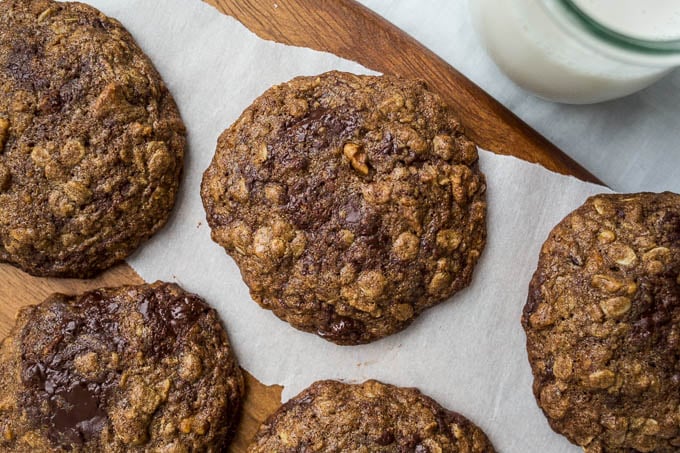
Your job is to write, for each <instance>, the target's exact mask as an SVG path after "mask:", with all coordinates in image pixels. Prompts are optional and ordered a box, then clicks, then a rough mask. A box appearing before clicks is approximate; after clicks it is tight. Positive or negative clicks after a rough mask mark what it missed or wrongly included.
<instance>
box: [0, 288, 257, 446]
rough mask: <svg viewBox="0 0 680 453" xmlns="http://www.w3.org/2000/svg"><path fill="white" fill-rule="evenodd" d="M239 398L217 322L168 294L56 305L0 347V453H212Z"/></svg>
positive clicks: (196, 301)
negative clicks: (58, 452) (62, 452)
mask: <svg viewBox="0 0 680 453" xmlns="http://www.w3.org/2000/svg"><path fill="white" fill-rule="evenodd" d="M243 386H244V383H243V377H242V375H241V370H240V369H239V367H238V364H237V362H236V359H235V357H234V355H233V353H232V351H231V348H230V345H229V341H228V339H227V334H226V332H225V330H224V328H223V327H222V325H221V323H220V320H219V319H218V316H217V313H216V312H215V310H213V309H212V308H210V307H209V306H208V305H207V304H206V303H205V302H204V301H203V300H201V299H200V298H199V297H198V296H196V295H193V294H189V293H186V292H184V291H183V290H182V289H181V288H180V287H179V286H177V285H174V284H168V283H161V282H157V283H154V284H151V285H141V286H127V287H121V288H111V289H100V290H96V291H92V292H88V293H85V294H83V295H81V296H66V295H63V294H54V295H52V296H50V297H49V298H48V299H47V300H45V301H44V302H43V303H41V304H39V305H36V306H30V307H26V308H24V309H22V310H21V311H20V312H19V316H18V319H17V322H16V324H15V326H14V328H13V330H12V331H11V333H10V335H9V336H8V337H7V338H5V340H4V341H3V342H2V343H1V344H0V389H2V391H1V392H0V451H7V452H9V451H12V452H18V453H22V452H25V453H32V452H35V451H41V452H57V451H74V452H83V453H84V452H116V453H118V452H188V451H205V452H219V451H222V450H223V448H224V443H225V441H226V438H227V437H228V435H229V434H230V432H231V430H232V428H233V426H234V423H235V421H236V418H237V416H238V414H239V408H240V404H241V399H242V395H243Z"/></svg>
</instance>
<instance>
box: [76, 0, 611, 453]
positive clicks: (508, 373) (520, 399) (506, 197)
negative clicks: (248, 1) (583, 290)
mask: <svg viewBox="0 0 680 453" xmlns="http://www.w3.org/2000/svg"><path fill="white" fill-rule="evenodd" d="M88 3H91V4H92V5H94V6H96V7H98V8H99V9H101V10H102V11H104V12H105V13H106V14H108V15H111V16H113V17H116V18H118V19H119V20H120V21H121V22H122V23H123V24H124V25H125V26H126V27H127V28H128V29H129V30H130V32H132V34H133V35H134V36H135V38H136V39H137V41H138V42H139V44H140V45H141V47H142V48H143V49H144V50H145V51H146V52H147V53H148V54H149V55H150V57H151V58H152V59H153V60H154V62H155V64H156V66H157V67H158V69H159V71H160V72H161V74H162V75H163V77H164V79H165V81H166V82H167V84H168V86H169V87H170V89H171V91H172V92H173V94H174V96H175V99H176V100H177V103H178V105H179V107H180V110H181V112H182V116H183V118H184V121H185V123H186V125H187V128H188V131H189V152H188V154H187V158H186V162H185V173H184V180H183V182H182V188H181V193H180V198H179V200H178V203H177V206H176V209H175V212H174V214H173V216H172V218H171V220H170V222H169V224H168V226H167V227H166V228H165V229H164V230H163V231H161V232H160V233H159V234H157V235H156V236H155V237H154V238H153V239H152V240H151V241H150V242H149V243H147V244H145V245H144V246H143V247H142V248H141V250H139V251H138V253H137V254H135V255H134V256H133V257H132V258H131V259H130V260H129V263H130V264H131V265H132V267H133V268H134V269H135V270H136V271H137V272H138V273H139V274H140V275H141V276H142V277H143V278H144V279H145V280H147V281H154V280H157V279H160V280H166V281H175V282H177V283H179V284H181V285H182V286H183V287H184V288H186V289H187V290H189V291H192V292H196V293H198V294H200V295H202V296H203V297H204V298H205V299H206V300H208V301H209V302H210V303H211V304H212V305H213V306H215V307H216V308H217V309H218V311H219V313H220V314H221V316H222V318H223V320H224V323H225V325H226V326H227V328H228V330H229V333H230V336H231V339H232V343H233V344H234V347H235V349H236V351H237V354H238V357H239V359H240V362H241V364H242V366H243V367H244V368H245V369H247V370H248V371H249V372H250V373H252V374H253V375H254V376H255V377H257V378H258V379H259V380H260V381H262V382H264V383H266V384H282V385H284V386H285V390H284V395H283V397H284V400H285V399H288V398H289V397H291V396H293V395H295V394H296V393H297V392H299V391H300V390H302V389H303V388H305V387H306V386H308V385H309V384H311V383H312V382H313V381H315V380H317V379H322V378H338V379H345V380H347V381H363V380H365V379H368V378H376V379H380V380H384V381H386V382H390V383H394V384H398V385H403V386H416V387H419V388H420V389H421V390H422V391H423V392H425V393H427V394H429V395H430V396H432V397H433V398H435V399H437V400H438V401H439V402H440V403H441V404H442V405H444V406H446V407H448V408H451V409H454V410H457V411H459V412H461V413H462V414H464V415H466V416H467V417H469V418H470V419H472V420H473V421H474V422H475V423H477V424H479V425H480V426H481V427H482V428H483V429H484V430H485V431H486V432H487V433H488V434H489V436H490V438H491V439H492V441H493V443H494V444H495V446H496V448H497V449H498V450H499V451H500V452H521V453H524V452H578V451H580V449H578V448H576V447H574V446H572V445H570V444H569V443H568V442H567V441H566V440H564V439H563V438H562V437H561V436H558V435H556V434H554V433H553V432H552V431H551V430H550V428H549V426H548V424H547V422H546V420H545V418H544V417H543V414H542V413H541V412H540V410H539V409H538V407H537V406H536V403H535V401H534V398H533V395H532V393H531V371H530V368H529V365H528V362H527V358H526V352H525V347H524V342H525V337H524V333H523V331H522V329H521V326H520V322H519V319H520V314H521V310H522V307H523V305H524V302H525V299H526V294H527V285H528V282H529V280H530V278H531V274H532V272H533V270H534V269H535V266H536V261H537V257H538V252H539V249H540V246H541V244H542V242H543V241H544V240H545V238H546V237H547V234H548V232H549V230H550V229H551V227H552V226H553V225H554V224H555V223H556V222H558V221H559V220H560V219H561V218H562V217H563V216H564V215H566V214H567V213H568V212H569V211H571V210H572V209H574V208H576V207H577V206H579V205H580V204H581V203H582V202H583V201H584V199H585V197H586V196H588V195H591V194H594V193H597V192H602V191H603V190H604V189H602V188H601V187H598V186H594V185H590V184H585V183H582V182H580V181H577V180H576V179H574V178H569V177H564V176H559V175H556V174H553V173H550V172H548V171H546V170H544V169H543V168H541V167H538V166H535V165H531V164H528V163H526V162H523V161H520V160H517V159H514V158H509V157H500V156H497V155H494V154H491V153H488V152H482V153H481V166H482V170H483V171H484V172H485V173H486V175H487V178H488V186H489V189H488V200H489V219H488V228H489V236H488V237H489V239H488V244H487V248H486V250H485V252H484V254H483V256H482V259H481V261H480V263H479V265H478V268H477V270H476V273H475V278H474V281H473V283H472V285H471V287H470V288H468V289H467V290H465V291H463V292H462V293H460V294H458V295H456V296H455V297H454V298H453V299H452V300H451V301H448V302H446V303H444V304H441V305H440V306H438V307H435V308H433V309H431V310H429V311H428V312H426V313H425V314H424V315H422V316H421V317H420V318H419V319H418V320H417V321H416V322H415V323H414V324H413V325H412V326H411V327H410V328H408V329H407V330H406V331H404V332H402V333H400V334H397V335H394V336H392V337H389V338H387V339H384V340H381V341H378V342H376V343H373V344H370V345H366V346H359V347H340V346H336V345H333V344H331V343H328V342H326V341H324V340H322V339H320V338H317V337H316V336H314V335H311V334H306V333H301V332H298V331H296V330H295V329H293V328H292V327H290V326H289V325H288V324H286V323H284V322H282V321H280V320H278V319H277V318H276V317H275V316H274V315H272V314H271V313H270V312H268V311H265V310H262V309H260V308H259V307H258V306H257V304H255V303H254V302H252V301H251V300H250V297H249V295H248V291H247V288H246V286H245V284H244V283H243V282H242V280H241V277H240V274H239V272H238V269H237V267H236V265H235V264H234V262H233V261H232V260H231V259H230V258H229V257H228V256H227V255H226V254H225V253H224V251H223V250H222V249H221V248H220V247H219V246H217V245H216V244H214V243H213V242H212V241H211V240H210V231H209V228H208V226H207V225H206V222H205V214H204V211H203V207H202V204H201V200H200V196H199V186H200V180H201V176H202V173H203V171H204V170H205V168H206V167H207V166H208V164H209V162H210V159H211V158H212V155H213V152H214V149H215V143H216V140H217V137H218V135H219V134H220V133H221V131H222V130H224V129H225V128H226V127H228V126H229V125H230V124H231V123H232V122H233V121H234V120H235V119H236V118H237V117H238V116H239V114H240V113H241V111H242V110H243V109H245V108H246V107H247V106H248V105H249V104H250V103H251V102H252V100H253V99H254V98H255V97H256V96H258V95H259V94H260V93H261V92H263V91H264V90H265V89H267V88H268V87H269V86H271V85H273V84H275V83H279V82H283V81H286V80H288V79H290V78H292V77H294V76H297V75H302V74H307V75H311V74H316V73H321V72H324V71H327V70H331V69H340V70H345V71H353V72H357V73H367V72H369V71H367V70H366V69H365V68H362V67H361V66H359V65H357V64H356V63H352V62H349V61H346V60H342V59H340V58H337V57H335V56H333V55H330V54H325V53H320V52H315V51H311V50H308V49H300V48H293V47H288V46H283V45H279V44H275V43H271V42H266V41H263V40H261V39H259V38H257V37H256V36H255V35H253V34H252V33H250V32H249V31H248V30H247V29H245V28H244V27H243V26H241V25H240V24H239V23H238V22H236V21H235V20H233V19H232V18H229V17H226V16H224V15H222V14H220V13H219V12H217V11H216V10H214V9H213V8H211V7H210V6H208V5H206V4H204V3H202V2H200V1H198V0H158V1H148V0H88Z"/></svg>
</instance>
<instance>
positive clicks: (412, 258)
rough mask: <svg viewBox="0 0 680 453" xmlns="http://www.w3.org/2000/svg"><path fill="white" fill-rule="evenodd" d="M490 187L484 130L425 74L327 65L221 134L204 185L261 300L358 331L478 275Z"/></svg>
mask: <svg viewBox="0 0 680 453" xmlns="http://www.w3.org/2000/svg"><path fill="white" fill-rule="evenodd" d="M485 190H486V183H485V178H484V175H483V174H482V173H481V172H480V170H479V166H478V154H477V148H476V146H475V144H474V143H473V142H471V141H470V140H469V139H468V138H467V137H466V136H465V135H464V133H463V130H462V127H461V125H460V123H459V122H458V120H457V119H456V116H455V114H454V112H453V111H452V110H451V108H449V107H448V106H447V105H445V104H444V103H443V102H442V100H441V99H440V98H439V96H437V95H436V94H434V93H432V92H431V91H429V90H428V89H427V88H426V86H425V84H424V83H423V82H420V81H410V80H404V79H400V78H396V77H388V76H382V77H375V76H357V75H353V74H348V73H341V72H329V73H325V74H322V75H320V76H314V77H298V78H296V79H293V80H292V81H290V82H287V83H284V84H282V85H278V86H275V87H273V88H271V89H269V90H268V91H266V92H265V93H264V94H263V95H262V96H260V97H259V98H258V99H257V100H255V102H254V103H253V104H252V105H251V106H250V107H248V109H246V110H245V112H244V113H243V114H242V115H241V117H240V118H239V119H238V120H237V121H236V122H235V123H234V124H233V125H232V126H231V127H230V128H229V129H227V130H226V131H225V132H224V133H223V134H222V136H221V137H220V139H219V142H218V145H217V151H216V153H215V156H214V158H213V161H212V163H211V165H210V167H209V168H208V169H207V170H206V172H205V174H204V176H203V184H202V188H201V196H202V198H203V204H204V206H205V209H206V212H207V219H208V222H209V224H210V226H211V228H212V237H213V239H214V240H215V242H217V243H218V244H220V245H221V246H223V247H224V248H225V250H226V251H227V253H229V254H230V255H231V256H232V257H233V258H234V260H235V261H236V263H237V264H238V266H239V268H240V270H241V274H242V276H243V278H244V280H245V282H246V284H247V285H248V286H249V288H250V293H251V295H252V297H253V299H255V301H256V302H257V303H259V304H260V305H261V306H262V307H264V308H267V309H270V310H272V311H273V312H274V313H275V314H276V315H277V316H278V317H279V318H281V319H283V320H285V321H287V322H289V323H290V324H291V325H293V326H294V327H296V328H298V329H301V330H304V331H308V332H313V333H316V334H317V335H320V336H321V337H323V338H325V339H327V340H330V341H333V342H335V343H339V344H359V343H367V342H370V341H373V340H376V339H379V338H382V337H385V336H387V335H390V334H392V333H395V332H397V331H399V330H402V329H404V328H405V327H406V326H407V325H408V324H410V323H411V322H412V321H413V319H414V318H415V317H416V316H418V315H419V314H420V313H421V312H423V311H424V310H425V309H427V308H428V307H431V306H433V305H435V304H438V303H440V302H442V301H443V300H445V299H447V298H448V297H450V296H451V295H452V294H454V293H455V292H457V291H459V290H460V289H462V288H464V287H465V286H467V285H468V284H469V283H470V280H471V278H472V271H473V268H474V267H475V264H476V263H477V260H478V258H479V256H480V253H481V252H482V249H483V248H484V244H485V239H486V223H485V219H486V201H485Z"/></svg>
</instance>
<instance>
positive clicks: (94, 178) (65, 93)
mask: <svg viewBox="0 0 680 453" xmlns="http://www.w3.org/2000/svg"><path fill="white" fill-rule="evenodd" d="M185 142H186V139H185V130H184V125H183V123H182V120H181V118H180V115H179V112H178V110H177V107H176V105H175V102H174V101H173V99H172V96H171V95H170V93H169V92H168V89H167V88H166V86H165V85H164V83H163V81H162V80H161V77H160V75H159V74H158V72H157V71H156V69H154V67H153V65H152V63H151V62H150V61H149V59H148V58H147V57H146V56H145V55H144V53H143V52H142V50H141V49H140V48H139V47H138V46H137V44H136V43H135V41H134V40H133V38H132V36H130V34H129V33H128V32H127V31H126V30H125V29H124V28H123V27H122V26H121V24H120V23H119V22H117V21H116V20H114V19H110V18H108V17H106V16H104V15H103V14H102V13H100V12H99V11H97V10H96V9H94V8H92V7H90V6H87V5H84V4H81V3H61V2H54V1H51V0H5V1H3V2H2V7H1V8H0V261H3V262H8V263H11V264H14V265H16V266H18V267H19V268H21V269H23V270H24V271H26V272H28V273H30V274H33V275H37V276H58V277H79V278H84V277H89V276H92V275H93V274H96V273H97V272H99V271H101V270H103V269H106V268H108V267H110V266H112V265H113V264H115V263H116V262H119V261H121V260H123V259H124V258H125V257H126V256H128V255H129V254H130V253H131V252H132V251H133V250H135V249H136V248H137V247H138V246H139V245H140V244H141V243H142V242H143V241H144V240H146V239H147V238H148V237H149V236H151V235H152V234H154V233H155V232H156V231H157V230H158V229H159V228H161V227H162V226H163V225H164V224H165V222H166V220H167V218H168V215H169V213H170V210H171V209H172V207H173V204H174V201H175V195H176V193H177V187H178V184H179V176H180V172H181V169H182V160H183V154H184V149H185Z"/></svg>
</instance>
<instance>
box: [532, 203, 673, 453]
mask: <svg viewBox="0 0 680 453" xmlns="http://www.w3.org/2000/svg"><path fill="white" fill-rule="evenodd" d="M522 324H523V326H524V329H525V331H526V335H527V351H528V353H529V361H530V362H531V367H532V370H533V373H534V386H533V388H534V394H535V396H536V399H537V401H538V404H539V406H540V407H541V408H542V409H543V412H544V413H545V415H546V416H547V418H548V420H549V421H550V425H551V426H552V428H553V429H554V430H555V431H557V432H559V433H561V434H564V435H565V436H566V437H567V438H568V439H569V440H570V441H572V442H574V443H576V444H578V445H580V446H582V447H583V448H584V450H585V451H586V452H588V453H601V452H612V453H613V452H617V453H624V452H626V453H627V452H656V453H670V452H677V451H680V428H679V426H680V360H679V355H678V351H680V195H676V194H672V193H668V192H667V193H662V194H651V193H640V194H630V195H598V196H595V197H591V198H589V199H588V200H587V201H586V203H585V204H584V205H583V206H581V207H580V208H578V209H577V210H576V211H574V212H573V213H571V214H570V215H568V216H567V217H566V218H565V219H564V220H563V221H562V222H560V223H559V224H558V225H557V226H556V227H555V228H554V229H553V231H552V233H551V234H550V237H549V238H548V240H547V241H546V243H545V244H544V245H543V249H542V251H541V255H540V260H539V264H538V269H537V270H536V273H535V275H534V277H533V280H532V281H531V285H530V289H529V298H528V301H527V304H526V306H525V307H524V314H523V317H522Z"/></svg>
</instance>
